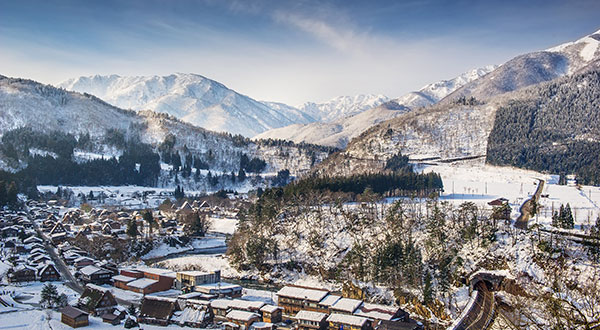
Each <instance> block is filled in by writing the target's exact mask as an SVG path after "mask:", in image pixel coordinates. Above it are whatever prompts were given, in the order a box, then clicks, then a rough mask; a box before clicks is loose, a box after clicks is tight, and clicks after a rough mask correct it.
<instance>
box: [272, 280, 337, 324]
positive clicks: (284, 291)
mask: <svg viewBox="0 0 600 330" xmlns="http://www.w3.org/2000/svg"><path fill="white" fill-rule="evenodd" d="M328 294H329V291H327V290H325V289H317V288H308V287H301V286H292V285H288V286H285V287H283V288H281V290H279V291H278V292H277V297H278V300H277V301H278V304H279V306H280V307H282V308H283V317H284V318H291V317H293V316H294V315H296V313H298V312H299V311H301V310H307V311H315V312H321V311H322V309H321V308H320V307H319V302H320V301H321V300H323V298H325V297H326V296H327V295H328Z"/></svg>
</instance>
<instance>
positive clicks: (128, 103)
mask: <svg viewBox="0 0 600 330" xmlns="http://www.w3.org/2000/svg"><path fill="white" fill-rule="evenodd" d="M59 86H60V87H62V88H65V89H67V90H72V91H76V92H81V93H89V94H92V95H95V96H97V97H99V98H101V99H103V100H104V101H106V102H108V103H110V104H112V105H114V106H117V107H120V108H123V109H132V110H153V111H156V112H162V113H167V114H170V115H173V116H175V117H177V118H179V119H181V120H183V121H186V122H189V123H191V124H194V125H196V126H199V127H203V128H206V129H209V130H212V131H218V132H229V133H232V134H241V135H244V136H247V137H251V136H254V135H256V134H258V133H261V132H264V131H266V130H268V129H271V128H277V127H282V126H286V125H290V124H296V123H302V124H305V123H310V122H313V121H314V118H312V117H311V116H309V115H307V114H306V113H304V112H302V111H300V110H298V109H295V108H293V107H287V106H270V105H268V104H266V103H263V102H259V101H256V100H254V99H252V98H250V97H248V96H245V95H241V94H239V93H237V92H235V91H233V90H231V89H229V88H227V87H226V86H224V85H223V84H221V83H218V82H216V81H214V80H211V79H208V78H206V77H203V76H201V75H197V74H183V73H177V74H172V75H169V76H146V77H144V76H136V77H121V76H118V75H110V76H98V75H96V76H91V77H79V78H74V79H70V80H67V81H65V82H63V83H61V84H60V85H59Z"/></svg>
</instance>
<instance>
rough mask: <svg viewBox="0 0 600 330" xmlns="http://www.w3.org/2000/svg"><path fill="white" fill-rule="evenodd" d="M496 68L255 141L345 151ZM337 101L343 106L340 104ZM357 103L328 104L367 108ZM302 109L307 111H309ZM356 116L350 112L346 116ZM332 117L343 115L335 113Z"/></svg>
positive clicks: (377, 100)
mask: <svg viewBox="0 0 600 330" xmlns="http://www.w3.org/2000/svg"><path fill="white" fill-rule="evenodd" d="M495 68H496V67H495V66H487V67H484V68H480V69H474V70H471V71H468V72H466V73H464V74H461V75H460V76H458V77H456V78H454V79H450V80H442V81H439V82H436V83H432V84H429V85H426V86H424V87H423V88H421V89H420V90H418V91H415V92H410V93H408V94H406V95H404V96H402V97H399V98H397V99H393V100H389V99H387V98H384V97H378V98H375V99H372V101H370V102H368V103H366V104H368V105H373V106H372V107H371V108H368V107H366V106H365V107H362V108H361V109H365V108H368V109H366V110H362V111H353V112H354V113H355V114H354V115H351V116H341V117H340V118H338V119H335V120H330V121H326V122H315V123H310V124H304V125H303V124H294V125H290V126H286V127H282V128H275V129H272V130H269V131H266V132H264V133H261V134H259V135H257V136H255V137H254V139H268V138H271V139H282V140H290V141H294V142H296V143H300V142H307V143H313V144H320V145H325V146H333V147H337V148H344V147H345V146H346V145H347V144H348V142H350V140H352V138H354V137H356V136H358V135H359V134H360V133H362V132H364V131H365V130H367V129H368V128H369V127H371V126H373V125H376V124H378V123H381V122H384V121H386V120H388V119H391V118H394V117H397V116H399V115H401V114H403V113H406V112H408V111H410V110H411V109H417V108H421V107H425V106H428V105H431V104H435V103H437V102H438V101H439V100H441V99H442V98H444V97H445V96H447V95H448V94H450V93H452V92H453V91H455V90H456V89H457V88H459V87H461V86H463V85H465V84H467V83H469V82H471V81H474V80H476V79H478V78H480V77H482V76H484V75H486V74H487V73H489V72H491V71H492V70H494V69H495ZM385 99H387V101H385V102H383V100H385ZM336 100H339V101H342V102H338V103H336V102H335V101H336ZM363 100H364V98H363ZM350 101H352V102H350ZM356 101H357V98H338V99H334V100H332V101H331V102H328V103H326V104H327V105H329V106H331V107H334V106H337V108H338V109H348V108H349V107H348V105H349V104H365V103H364V102H356ZM325 108H327V107H325ZM355 108H356V107H355ZM302 109H306V107H304V108H302ZM353 112H352V111H346V113H353ZM332 113H339V112H336V111H332Z"/></svg>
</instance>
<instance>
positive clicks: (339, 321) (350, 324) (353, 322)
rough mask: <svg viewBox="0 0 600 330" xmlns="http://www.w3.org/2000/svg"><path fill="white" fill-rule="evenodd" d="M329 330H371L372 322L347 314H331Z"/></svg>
mask: <svg viewBox="0 0 600 330" xmlns="http://www.w3.org/2000/svg"><path fill="white" fill-rule="evenodd" d="M327 322H329V330H339V329H347V330H369V329H371V320H369V319H368V318H366V317H362V316H356V315H346V314H337V313H335V314H331V315H329V317H328V318H327Z"/></svg>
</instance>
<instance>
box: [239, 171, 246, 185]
mask: <svg viewBox="0 0 600 330" xmlns="http://www.w3.org/2000/svg"><path fill="white" fill-rule="evenodd" d="M245 180H246V172H245V171H244V169H243V168H240V170H239V171H238V181H239V182H244V181H245Z"/></svg>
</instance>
